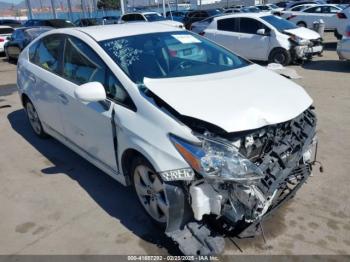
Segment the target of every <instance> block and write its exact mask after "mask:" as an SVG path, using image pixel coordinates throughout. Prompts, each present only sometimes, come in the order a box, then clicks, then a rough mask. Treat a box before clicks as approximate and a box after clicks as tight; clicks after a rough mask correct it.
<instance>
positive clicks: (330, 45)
mask: <svg viewBox="0 0 350 262" xmlns="http://www.w3.org/2000/svg"><path fill="white" fill-rule="evenodd" d="M323 49H324V50H327V51H335V50H337V42H327V43H323Z"/></svg>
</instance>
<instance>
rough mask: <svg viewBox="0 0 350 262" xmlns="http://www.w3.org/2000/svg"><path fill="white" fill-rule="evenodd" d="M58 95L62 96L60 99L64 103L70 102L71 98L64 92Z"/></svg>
mask: <svg viewBox="0 0 350 262" xmlns="http://www.w3.org/2000/svg"><path fill="white" fill-rule="evenodd" d="M58 97H59V98H60V101H61V103H62V104H64V105H66V104H68V102H69V100H68V98H67V97H66V96H65V95H64V94H59V95H58Z"/></svg>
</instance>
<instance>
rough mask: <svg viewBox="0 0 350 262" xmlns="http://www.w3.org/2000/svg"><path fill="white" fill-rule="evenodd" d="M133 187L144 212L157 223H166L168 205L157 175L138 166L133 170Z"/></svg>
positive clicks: (143, 166) (144, 167) (162, 185)
mask: <svg viewBox="0 0 350 262" xmlns="http://www.w3.org/2000/svg"><path fill="white" fill-rule="evenodd" d="M134 185H135V190H136V193H137V196H138V197H139V199H140V202H141V204H142V205H143V207H144V208H145V210H146V212H147V213H148V214H149V215H150V216H151V217H152V218H153V219H154V220H155V221H157V222H158V223H166V222H167V220H168V219H167V218H168V214H169V205H168V202H167V199H166V195H165V189H164V184H163V182H162V181H161V179H160V178H159V177H158V175H157V174H156V173H155V172H154V171H153V170H152V169H150V168H149V167H147V166H145V165H138V166H137V167H136V168H135V170H134Z"/></svg>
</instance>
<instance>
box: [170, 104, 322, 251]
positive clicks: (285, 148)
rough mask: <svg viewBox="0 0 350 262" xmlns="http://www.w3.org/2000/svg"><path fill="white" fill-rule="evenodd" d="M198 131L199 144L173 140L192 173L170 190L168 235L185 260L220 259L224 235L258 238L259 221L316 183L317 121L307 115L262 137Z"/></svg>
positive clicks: (252, 132) (272, 128)
mask: <svg viewBox="0 0 350 262" xmlns="http://www.w3.org/2000/svg"><path fill="white" fill-rule="evenodd" d="M193 129H196V127H193ZM196 131H197V132H198V134H197V136H198V137H199V138H200V140H201V141H202V144H201V145H189V144H187V143H186V141H182V140H181V139H179V138H176V137H174V138H172V140H173V143H174V145H175V147H176V148H177V149H178V151H179V152H180V153H181V154H182V155H183V156H184V158H185V159H186V161H187V162H188V163H189V164H190V166H191V167H192V169H193V170H194V172H193V177H192V178H191V179H186V180H187V181H182V182H181V183H180V184H179V181H176V182H175V181H174V182H172V183H171V182H170V183H168V190H167V191H168V193H167V194H168V195H167V197H168V201H169V202H170V206H171V207H172V208H171V210H170V211H169V212H170V214H169V221H168V228H167V230H166V233H167V235H168V236H170V237H171V238H172V239H174V240H175V241H176V242H177V243H179V247H180V249H181V250H182V252H184V253H185V254H191V255H193V254H197V255H199V254H217V253H220V252H222V251H223V245H224V241H223V236H224V235H234V236H239V237H252V236H254V235H255V234H256V233H257V229H258V227H257V225H259V223H260V222H261V220H262V219H263V218H264V217H266V216H267V214H269V213H270V212H271V211H272V210H274V209H275V208H277V207H278V206H279V205H280V204H281V203H282V202H284V201H285V200H286V199H288V198H290V197H291V196H292V195H294V193H295V192H296V190H297V189H298V188H299V187H300V186H301V185H302V184H303V183H304V182H305V181H306V179H307V178H308V177H309V176H310V174H311V168H312V164H313V161H314V160H315V159H314V158H315V155H314V154H315V151H316V150H315V147H316V146H317V141H316V136H315V133H316V116H315V114H314V112H313V109H312V108H309V109H307V110H306V111H304V112H303V113H302V114H300V115H299V116H297V117H296V118H294V119H292V120H290V121H287V122H284V123H280V124H276V125H270V126H265V127H263V128H260V129H257V130H250V131H244V132H238V133H226V134H224V133H222V134H220V135H217V134H214V133H212V132H208V131H205V132H199V131H203V130H199V129H198V130H196ZM183 172H184V171H182V173H181V174H183ZM186 175H187V177H191V175H190V173H186ZM163 177H165V174H163ZM169 180H170V179H169ZM179 185H181V186H179ZM213 220H214V223H209V222H210V221H213ZM213 225H214V226H213Z"/></svg>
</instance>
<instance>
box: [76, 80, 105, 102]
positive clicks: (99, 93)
mask: <svg viewBox="0 0 350 262" xmlns="http://www.w3.org/2000/svg"><path fill="white" fill-rule="evenodd" d="M74 95H75V97H76V98H77V99H79V100H80V101H83V102H99V101H104V100H106V91H105V88H104V87H103V85H102V84H101V83H99V82H89V83H86V84H82V85H80V86H78V87H77V88H76V89H75V90H74Z"/></svg>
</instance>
